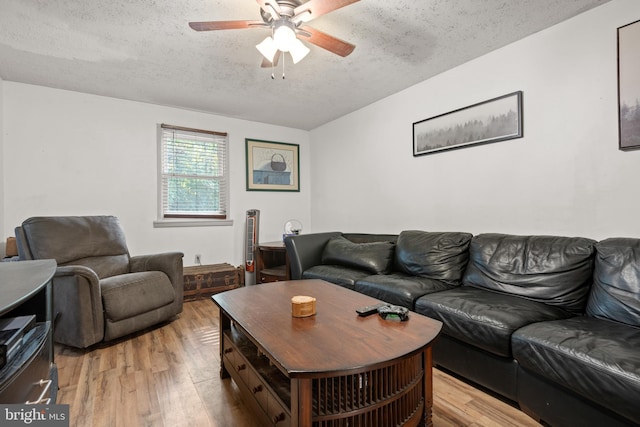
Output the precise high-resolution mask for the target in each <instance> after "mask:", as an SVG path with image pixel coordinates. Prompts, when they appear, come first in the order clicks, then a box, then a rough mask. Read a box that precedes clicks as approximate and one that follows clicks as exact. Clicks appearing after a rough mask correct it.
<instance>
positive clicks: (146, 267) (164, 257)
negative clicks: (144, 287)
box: [129, 252, 184, 313]
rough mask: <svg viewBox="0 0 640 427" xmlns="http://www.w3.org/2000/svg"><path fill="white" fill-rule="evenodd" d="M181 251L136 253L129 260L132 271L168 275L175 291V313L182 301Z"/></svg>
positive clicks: (179, 308) (182, 274) (179, 309)
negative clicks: (149, 253)
mask: <svg viewBox="0 0 640 427" xmlns="http://www.w3.org/2000/svg"><path fill="white" fill-rule="evenodd" d="M183 257H184V254H183V253H182V252H164V253H160V254H151V255H138V256H133V257H131V259H130V260H129V265H130V267H131V272H132V273H137V272H141V271H162V272H163V273H164V274H166V275H167V276H169V280H170V281H171V284H172V285H173V289H174V290H175V293H176V300H175V303H174V304H175V306H176V313H180V312H181V311H182V303H183V300H184V273H183V265H182V258H183Z"/></svg>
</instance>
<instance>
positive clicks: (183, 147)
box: [160, 124, 228, 219]
mask: <svg viewBox="0 0 640 427" xmlns="http://www.w3.org/2000/svg"><path fill="white" fill-rule="evenodd" d="M160 127H161V142H160V145H161V150H160V151H161V154H160V155H161V161H160V163H161V164H160V167H161V173H160V175H161V179H160V180H161V190H160V193H161V206H162V217H163V218H219V219H225V218H226V217H227V175H228V174H227V141H228V138H227V134H226V133H222V132H213V131H204V130H198V129H190V128H184V127H179V126H171V125H166V124H162V125H161V126H160Z"/></svg>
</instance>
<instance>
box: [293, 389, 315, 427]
mask: <svg viewBox="0 0 640 427" xmlns="http://www.w3.org/2000/svg"><path fill="white" fill-rule="evenodd" d="M312 406H313V393H312V380H311V379H306V378H303V379H299V378H298V379H296V378H293V379H291V427H311V424H312V420H313V407H312Z"/></svg>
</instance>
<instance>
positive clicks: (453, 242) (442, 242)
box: [395, 230, 473, 282]
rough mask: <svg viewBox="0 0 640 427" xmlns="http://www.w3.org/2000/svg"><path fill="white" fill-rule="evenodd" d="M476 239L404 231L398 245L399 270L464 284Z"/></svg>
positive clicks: (468, 235)
mask: <svg viewBox="0 0 640 427" xmlns="http://www.w3.org/2000/svg"><path fill="white" fill-rule="evenodd" d="M472 237H473V236H472V235H471V234H469V233H459V232H429V231H418V230H407V231H403V232H401V233H400V235H399V236H398V241H397V243H396V255H395V269H396V270H398V271H401V272H403V273H406V274H410V275H412V276H420V277H427V278H430V279H437V280H446V281H450V282H460V280H461V279H462V274H463V272H464V270H465V267H466V266H467V261H468V260H469V243H470V242H471V238H472Z"/></svg>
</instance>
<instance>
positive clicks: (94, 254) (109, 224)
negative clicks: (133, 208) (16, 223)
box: [22, 216, 129, 279]
mask: <svg viewBox="0 0 640 427" xmlns="http://www.w3.org/2000/svg"><path fill="white" fill-rule="evenodd" d="M22 230H23V235H24V238H25V240H26V242H25V243H26V245H28V248H29V252H30V253H31V256H32V258H33V259H55V260H56V262H57V263H58V265H69V264H75V265H84V266H86V267H89V268H91V269H93V270H94V271H95V272H96V274H97V275H98V277H99V278H101V279H102V278H104V277H110V276H114V275H118V274H124V273H128V272H129V251H128V249H127V243H126V241H125V237H124V232H123V230H122V228H121V226H120V222H119V221H118V219H117V218H116V217H114V216H54V217H33V218H29V219H27V220H26V221H24V222H23V223H22Z"/></svg>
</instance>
